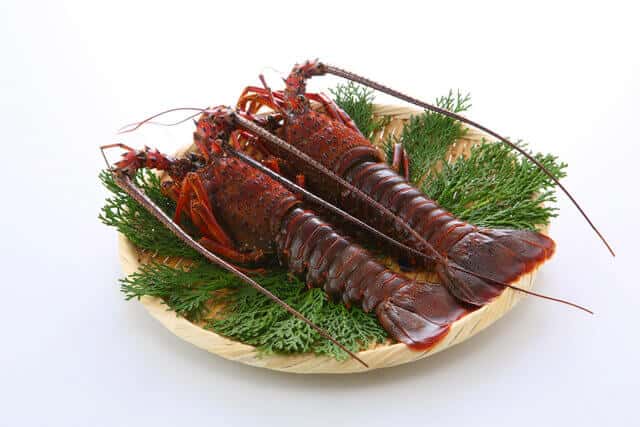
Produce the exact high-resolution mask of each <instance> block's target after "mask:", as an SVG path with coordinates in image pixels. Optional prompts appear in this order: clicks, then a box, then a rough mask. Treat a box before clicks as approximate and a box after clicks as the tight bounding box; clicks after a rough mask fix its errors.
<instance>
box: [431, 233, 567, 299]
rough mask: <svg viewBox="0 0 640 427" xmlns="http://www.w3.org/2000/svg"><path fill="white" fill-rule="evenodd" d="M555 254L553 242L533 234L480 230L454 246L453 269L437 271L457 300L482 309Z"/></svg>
mask: <svg viewBox="0 0 640 427" xmlns="http://www.w3.org/2000/svg"><path fill="white" fill-rule="evenodd" d="M554 250H555V243H554V242H553V240H551V239H550V238H548V237H546V236H544V235H542V234H540V233H537V232H534V231H526V230H491V229H480V230H478V231H474V232H471V233H468V234H467V235H465V236H464V237H463V238H462V239H460V240H459V241H458V242H456V243H455V244H453V245H452V246H451V247H450V248H449V249H448V250H447V257H448V259H449V260H450V261H451V263H452V264H453V265H449V266H446V265H439V266H437V267H436V271H437V273H438V276H439V277H440V280H441V281H442V283H444V284H445V286H447V288H448V289H449V290H450V291H451V293H453V294H454V295H455V296H456V297H457V298H459V299H460V300H462V301H465V302H467V303H470V304H473V305H483V304H486V303H487V302H489V301H490V300H492V299H493V298H495V297H497V296H499V295H500V294H501V293H502V290H503V289H504V287H505V286H504V285H506V284H511V283H513V282H515V281H516V280H518V279H519V278H520V277H521V276H522V275H524V274H527V273H530V272H531V271H533V270H535V269H536V268H537V267H538V266H539V265H540V264H542V263H543V262H544V261H546V260H547V259H549V258H550V257H551V256H552V255H553V252H554ZM457 267H460V268H457Z"/></svg>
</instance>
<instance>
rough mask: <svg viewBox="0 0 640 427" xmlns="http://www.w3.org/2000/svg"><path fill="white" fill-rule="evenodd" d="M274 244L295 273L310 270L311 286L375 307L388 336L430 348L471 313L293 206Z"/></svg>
mask: <svg viewBox="0 0 640 427" xmlns="http://www.w3.org/2000/svg"><path fill="white" fill-rule="evenodd" d="M276 242H277V244H278V252H279V253H280V256H281V258H282V261H283V262H284V263H286V264H287V266H288V267H289V269H290V270H291V271H293V272H294V273H297V274H299V275H304V274H305V273H306V281H307V284H308V285H309V286H317V287H322V288H323V289H324V291H325V292H326V293H327V294H328V295H329V296H331V297H333V298H334V299H339V300H342V302H344V303H345V304H346V305H347V306H350V305H352V304H359V305H361V306H362V308H363V309H364V310H365V311H366V312H370V311H375V313H376V315H377V317H378V320H379V321H380V323H381V324H382V326H383V327H384V328H385V330H386V331H387V332H388V333H389V335H390V336H391V337H392V338H394V339H395V340H397V341H399V342H402V343H405V344H407V345H409V346H411V347H412V348H415V349H421V350H424V349H427V348H430V347H431V346H433V345H434V344H436V343H437V342H438V341H440V340H441V339H442V338H443V337H444V336H445V335H446V334H447V332H448V331H449V329H450V327H451V324H452V322H453V321H455V320H456V319H458V318H460V317H462V316H463V315H464V314H466V313H467V312H468V309H467V308H466V307H463V306H462V305H461V304H460V303H458V301H457V300H456V299H455V298H454V297H453V296H451V295H450V294H449V293H448V292H447V290H446V289H445V288H444V287H442V286H439V285H434V284H430V283H426V282H417V281H414V280H411V279H409V278H408V277H405V276H404V275H402V274H398V273H395V272H393V271H391V270H389V269H387V268H386V267H385V266H384V265H382V264H380V263H379V262H378V261H376V260H375V259H374V258H372V257H371V255H370V254H369V253H368V252H367V251H365V250H364V249H362V248H361V247H360V246H358V245H356V244H353V243H351V242H350V241H349V240H348V239H346V238H344V237H342V236H340V235H339V234H338V233H336V232H335V230H333V228H332V227H331V226H329V225H328V224H327V223H326V222H324V221H322V220H321V219H320V218H318V217H317V216H316V215H314V214H313V213H312V212H309V211H305V210H303V209H301V208H294V209H293V210H292V211H291V212H290V213H289V214H288V215H287V217H286V218H285V220H284V221H283V224H282V226H281V231H280V234H279V235H278V237H277V238H276Z"/></svg>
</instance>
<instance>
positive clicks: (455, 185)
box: [421, 143, 567, 230]
mask: <svg viewBox="0 0 640 427" xmlns="http://www.w3.org/2000/svg"><path fill="white" fill-rule="evenodd" d="M521 146H522V145H521ZM534 157H535V158H536V159H537V160H538V161H539V162H540V163H542V164H543V165H544V166H545V167H546V168H547V169H548V170H549V171H550V172H551V173H552V174H554V175H555V176H556V177H558V178H563V177H564V176H566V173H565V169H566V167H567V164H566V163H563V162H560V161H559V160H558V158H557V157H555V156H553V155H551V154H547V155H542V154H540V153H538V154H534ZM421 187H422V191H423V192H425V194H429V195H430V196H431V197H433V198H434V199H436V200H437V201H438V203H439V204H440V205H441V206H442V207H444V208H445V209H447V210H449V211H451V212H452V213H453V214H455V215H456V216H457V217H458V218H460V219H462V220H464V221H468V222H470V223H472V224H475V225H479V226H485V227H493V228H500V227H504V228H516V229H529V230H533V229H535V228H536V227H538V226H541V225H546V224H548V223H549V220H550V219H551V218H553V217H556V216H557V208H556V207H555V206H554V202H555V201H556V198H555V192H554V184H553V182H552V181H551V179H550V178H549V177H548V176H547V175H545V174H544V173H543V172H542V171H541V170H540V169H538V168H537V167H536V166H535V165H534V164H532V163H531V162H529V161H528V160H527V159H525V158H523V157H519V156H516V155H515V154H514V153H513V151H512V150H511V148H509V147H508V146H506V145H504V144H500V143H495V144H482V145H478V146H475V147H473V148H472V149H471V155H470V156H469V158H468V159H464V158H459V159H458V160H457V161H455V162H454V163H451V164H449V163H444V166H443V169H442V170H441V171H440V172H438V173H435V174H429V175H427V176H426V177H425V180H424V181H423V182H422V185H421Z"/></svg>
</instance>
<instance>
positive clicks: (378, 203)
mask: <svg viewBox="0 0 640 427" xmlns="http://www.w3.org/2000/svg"><path fill="white" fill-rule="evenodd" d="M329 72H332V73H333V74H337V75H340V76H343V77H347V78H349V79H351V80H355V81H358V82H360V83H364V84H366V85H368V86H371V87H374V88H376V89H379V90H382V91H385V92H387V93H390V94H392V95H396V96H400V97H401V98H402V99H405V100H407V101H409V102H413V103H417V104H418V105H420V106H422V107H424V108H429V109H432V110H434V111H437V112H438V113H441V114H445V115H448V116H450V117H454V118H455V119H457V120H461V121H463V122H464V123H467V124H470V125H472V126H476V127H478V128H480V129H482V130H484V131H486V132H488V133H490V134H491V135H494V136H495V137H497V138H499V139H500V140H501V141H503V142H505V143H508V144H509V145H511V146H513V147H514V149H516V150H518V151H519V152H521V153H522V154H523V155H525V156H526V157H527V158H528V159H529V160H531V161H533V162H534V163H535V164H536V165H537V166H538V167H540V168H541V169H542V170H543V171H544V172H545V173H547V174H548V175H550V176H551V178H552V179H553V180H554V181H556V182H557V179H556V178H555V177H553V175H551V174H550V173H549V172H548V171H547V170H546V169H545V168H544V166H543V165H542V164H540V163H539V162H538V161H537V160H536V159H535V158H533V157H532V156H530V155H529V154H528V153H526V152H525V151H524V150H522V149H521V148H520V147H518V146H517V145H514V144H512V143H511V142H509V141H508V140H506V139H505V138H503V137H501V136H500V135H498V134H496V133H495V132H492V131H490V130H488V129H486V128H485V127H483V126H480V125H478V124H476V123H475V122H472V121H470V120H468V119H466V118H464V117H461V116H458V115H457V114H454V113H450V112H448V111H446V110H442V109H440V108H438V107H434V106H431V105H429V104H426V103H422V102H421V101H418V100H415V99H413V98H410V97H407V96H405V95H402V94H400V93H398V92H396V91H393V90H391V89H388V88H386V87H384V86H382V85H379V84H377V83H374V82H371V81H370V80H367V79H364V78H361V77H359V76H355V75H354V74H352V73H349V72H346V71H343V70H340V69H337V68H335V67H331V66H328V65H325V64H323V63H321V62H318V61H311V62H309V61H307V62H305V63H304V64H302V65H296V66H295V67H294V69H293V71H292V72H291V74H290V75H289V76H288V77H287V79H286V80H285V84H286V87H285V89H284V91H276V92H273V91H272V90H271V89H270V88H269V87H268V86H267V85H266V83H265V82H264V79H262V76H261V79H262V82H263V86H264V87H262V88H261V87H255V86H249V87H247V88H246V89H245V90H244V91H243V93H242V95H241V97H240V99H239V101H238V110H239V111H238V112H236V113H235V114H236V116H234V117H236V119H235V121H234V120H229V119H228V118H226V119H221V117H223V115H221V114H217V113H214V112H210V113H205V114H203V115H202V116H201V118H200V120H199V121H198V126H199V128H201V129H202V130H203V131H204V133H205V139H207V138H208V139H211V138H215V137H216V136H217V134H218V133H219V132H221V131H225V132H231V135H232V139H235V141H236V143H235V145H236V147H240V146H243V147H245V148H244V149H245V150H247V148H246V147H247V145H248V146H249V147H252V148H253V149H254V150H257V151H258V152H259V153H261V154H262V157H263V158H266V159H267V160H268V163H269V164H271V165H277V163H276V162H275V161H274V159H273V158H272V157H269V156H270V155H273V156H275V157H276V158H279V159H284V160H285V161H286V164H287V165H288V166H289V167H292V169H293V170H294V172H295V173H296V174H298V176H303V177H304V182H305V183H306V185H307V186H308V188H309V189H310V190H311V191H312V192H313V193H315V194H317V195H319V196H320V197H322V198H323V199H324V200H326V201H328V202H330V203H333V204H336V205H337V206H339V207H340V208H342V209H344V210H345V211H347V212H349V213H350V214H352V215H354V216H355V217H357V218H359V219H361V220H363V221H366V222H367V223H368V224H369V225H371V226H372V227H373V228H375V229H377V230H379V231H381V232H383V233H384V234H386V235H388V236H390V237H393V238H394V239H396V240H398V241H400V242H402V243H403V244H405V245H407V246H409V247H411V248H414V249H416V250H418V251H421V252H423V253H424V254H425V255H426V256H425V257H422V258H419V259H415V258H414V259H413V261H414V262H417V263H419V264H421V265H422V266H426V267H431V268H432V269H435V271H436V272H437V274H438V277H439V280H440V281H441V282H442V283H443V284H444V285H445V286H447V288H448V289H449V291H450V292H451V293H452V294H453V295H455V296H456V297H457V298H458V299H460V300H461V301H464V302H465V303H468V304H472V305H475V306H482V305H484V304H486V303H487V302H489V301H491V300H492V299H493V298H495V297H496V296H498V295H499V294H500V293H501V292H502V290H503V289H504V285H505V284H510V283H513V282H514V281H516V280H517V279H518V278H519V277H520V276H522V275H523V274H525V273H528V272H530V271H532V270H533V269H535V268H536V267H538V266H539V265H540V264H541V263H542V262H544V261H545V260H547V259H548V258H550V257H551V255H552V254H553V252H554V249H555V244H554V242H553V241H552V240H551V239H550V238H548V237H547V236H544V235H542V234H540V233H536V232H532V231H522V230H507V229H499V230H497V229H487V228H479V227H476V226H474V225H472V224H468V223H466V222H464V221H461V220H459V219H457V218H455V217H454V216H453V215H452V214H451V213H449V212H447V211H446V210H444V209H442V208H440V207H439V206H438V205H437V204H436V203H435V202H434V201H432V200H430V199H429V198H428V197H427V196H426V195H424V194H422V193H421V192H420V191H419V190H418V189H416V188H415V187H413V186H412V185H411V184H409V183H408V182H407V180H406V172H407V168H408V158H407V156H406V153H404V152H403V150H401V149H400V148H399V147H396V149H395V150H394V153H395V158H394V161H393V165H394V167H393V168H392V167H389V166H388V165H387V164H386V163H385V158H384V155H383V154H382V153H381V151H380V150H379V149H378V148H377V147H375V146H374V145H373V144H371V142H369V141H368V140H367V139H366V138H365V137H364V136H363V135H362V134H361V133H360V131H359V130H358V129H357V127H356V126H355V124H354V123H353V121H352V120H351V119H350V118H349V117H348V116H347V115H346V113H344V111H342V110H341V109H340V108H339V107H338V106H337V105H336V104H335V103H333V102H332V101H331V100H330V99H329V98H328V97H326V96H323V95H321V94H309V93H306V80H307V79H309V78H310V77H312V76H316V75H323V74H326V73H329ZM310 101H315V102H318V103H320V104H321V105H322V107H323V108H324V110H325V112H318V111H315V110H313V109H312V108H310ZM262 107H268V108H270V109H271V110H272V111H273V112H272V113H271V114H270V115H268V116H267V117H264V116H258V115H256V113H257V112H258V111H259V110H260V109H261V108H262ZM237 115H241V116H242V118H240V119H238V118H237V117H239V116H237ZM245 119H248V120H253V122H254V124H257V125H259V126H261V127H262V128H263V129H265V130H267V131H269V132H270V133H272V134H275V135H277V136H279V137H280V138H281V139H283V140H284V141H285V142H286V144H281V143H279V142H278V143H275V144H274V142H277V141H274V138H270V137H268V136H266V135H265V134H264V132H262V133H259V132H256V131H255V129H253V130H251V129H248V126H247V124H246V123H244V121H246V120H245ZM242 138H244V144H241V143H240V140H241V139H242ZM247 143H248V144H247ZM265 152H266V153H267V154H266V155H265V154H264V153H265ZM394 169H395V170H394ZM399 170H402V171H403V172H404V173H405V176H404V177H403V176H401V175H400V174H398V172H397V171H399ZM557 183H558V184H559V185H560V188H562V189H563V190H564V191H565V192H566V190H565V188H564V187H563V186H562V185H561V184H560V183H559V182H557ZM347 184H348V185H347ZM354 187H355V189H357V191H353V189H354ZM567 194H568V195H569V193H568V192H567ZM569 197H571V195H569ZM571 200H572V201H574V203H575V200H574V199H573V197H571ZM576 206H578V205H577V203H576ZM578 208H579V209H580V211H581V212H582V213H583V215H584V216H585V218H587V217H586V215H585V214H584V212H583V211H582V209H581V208H580V207H579V206H578ZM587 220H588V221H589V223H590V224H591V225H592V226H593V224H592V223H591V221H590V220H589V219H588V218H587ZM593 228H594V230H596V229H595V227H593ZM596 232H598V231H597V230H596ZM598 235H600V233H599V232H598ZM600 236H601V235H600ZM601 238H602V236H601ZM602 240H603V241H604V242H605V243H606V241H605V240H604V238H602ZM607 247H609V246H608V244H607ZM609 249H610V248H609ZM611 252H612V253H613V251H611ZM452 266H455V267H461V268H452Z"/></svg>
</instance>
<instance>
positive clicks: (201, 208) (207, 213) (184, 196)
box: [173, 172, 233, 247]
mask: <svg viewBox="0 0 640 427" xmlns="http://www.w3.org/2000/svg"><path fill="white" fill-rule="evenodd" d="M194 193H195V195H196V200H197V203H199V205H195V207H196V208H197V209H198V210H197V213H198V217H199V218H200V219H201V220H202V222H203V224H204V225H205V227H206V229H207V231H208V233H207V234H209V235H210V236H212V237H213V238H214V239H215V240H216V241H218V242H219V243H220V244H221V245H223V246H227V247H232V246H233V243H232V241H231V238H230V237H229V236H227V233H225V232H224V230H223V229H222V227H221V226H220V224H218V221H216V218H215V216H214V215H213V212H211V203H210V202H209V197H208V196H207V191H206V190H205V188H204V185H203V184H202V180H201V179H200V176H199V175H198V174H196V173H195V172H189V173H188V174H187V176H186V177H185V179H184V181H183V184H182V191H180V198H179V199H178V205H177V207H176V213H175V215H174V219H173V220H174V222H176V223H180V215H181V214H182V211H183V210H184V209H185V207H186V203H188V202H191V196H192V194H194ZM192 208H194V206H193V205H192Z"/></svg>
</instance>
